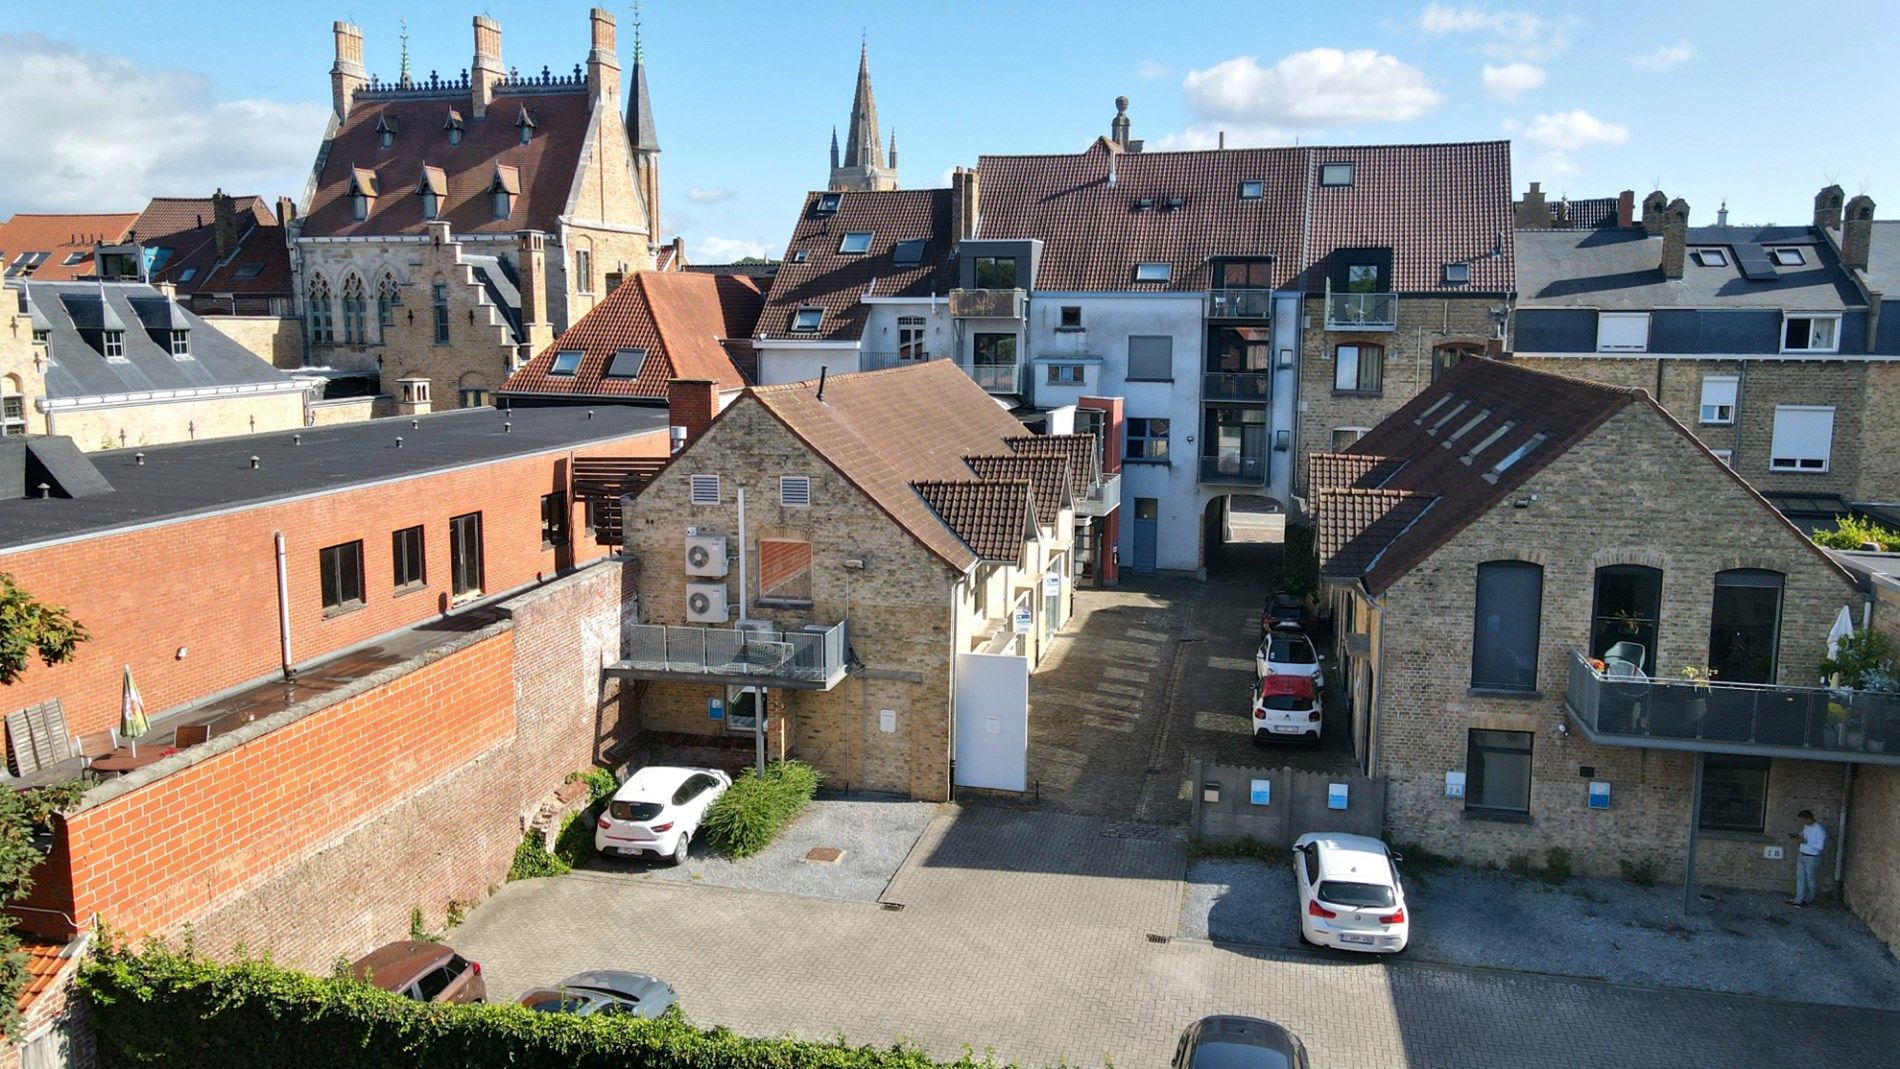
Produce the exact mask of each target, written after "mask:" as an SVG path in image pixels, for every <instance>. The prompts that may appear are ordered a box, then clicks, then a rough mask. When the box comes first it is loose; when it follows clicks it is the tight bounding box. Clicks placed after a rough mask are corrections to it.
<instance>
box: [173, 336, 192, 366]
mask: <svg viewBox="0 0 1900 1069" xmlns="http://www.w3.org/2000/svg"><path fill="white" fill-rule="evenodd" d="M171 347H172V357H173V358H174V359H177V360H187V359H190V357H191V331H189V330H174V331H172V332H171Z"/></svg>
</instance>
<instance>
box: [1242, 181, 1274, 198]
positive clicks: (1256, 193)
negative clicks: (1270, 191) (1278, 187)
mask: <svg viewBox="0 0 1900 1069" xmlns="http://www.w3.org/2000/svg"><path fill="white" fill-rule="evenodd" d="M1266 195H1267V184H1266V183H1265V182H1242V183H1240V199H1241V200H1259V199H1260V198H1261V197H1264V196H1266Z"/></svg>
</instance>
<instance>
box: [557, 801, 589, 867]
mask: <svg viewBox="0 0 1900 1069" xmlns="http://www.w3.org/2000/svg"><path fill="white" fill-rule="evenodd" d="M593 856H594V816H593V811H592V810H583V811H581V812H579V813H570V814H568V817H567V820H566V822H564V823H563V824H562V825H561V831H560V834H558V835H556V836H555V837H554V857H555V860H557V861H559V862H560V863H561V864H563V865H565V866H567V868H570V869H571V868H573V867H575V866H576V865H579V864H580V863H581V862H583V861H586V860H587V859H588V858H590V857H593ZM563 871H565V870H563Z"/></svg>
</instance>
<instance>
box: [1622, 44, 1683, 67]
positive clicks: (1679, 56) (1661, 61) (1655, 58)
mask: <svg viewBox="0 0 1900 1069" xmlns="http://www.w3.org/2000/svg"><path fill="white" fill-rule="evenodd" d="M1694 58H1695V46H1694V45H1692V44H1690V43H1689V42H1687V41H1683V42H1680V43H1678V44H1673V45H1662V46H1660V47H1658V48H1656V49H1655V50H1654V51H1651V52H1645V53H1643V54H1642V55H1640V56H1634V57H1632V58H1631V59H1630V62H1631V63H1633V64H1635V65H1636V66H1638V67H1641V68H1643V69H1644V70H1648V71H1659V72H1660V71H1666V70H1674V69H1675V68H1677V67H1680V66H1682V65H1683V64H1684V63H1687V62H1689V61H1690V60H1691V59H1694Z"/></svg>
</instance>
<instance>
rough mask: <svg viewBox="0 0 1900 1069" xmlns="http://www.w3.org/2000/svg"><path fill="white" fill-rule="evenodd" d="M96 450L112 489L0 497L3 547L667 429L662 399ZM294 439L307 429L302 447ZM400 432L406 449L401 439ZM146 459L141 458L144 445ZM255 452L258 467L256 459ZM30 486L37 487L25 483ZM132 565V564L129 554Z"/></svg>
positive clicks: (485, 411)
mask: <svg viewBox="0 0 1900 1069" xmlns="http://www.w3.org/2000/svg"><path fill="white" fill-rule="evenodd" d="M414 421H415V422H416V423H417V424H418V425H417V426H414V427H412V426H411V425H410V424H411V417H407V416H401V417H396V418H392V419H377V420H369V421H367V422H362V423H344V424H338V425H336V426H330V427H306V428H304V429H303V430H301V431H272V432H271V433H268V434H247V435H243V436H241V437H235V438H218V439H214V440H211V441H205V442H183V443H179V444H176V445H158V446H146V447H144V448H143V449H136V450H135V449H114V450H111V451H108V452H102V453H92V454H88V455H89V457H90V458H91V460H92V462H93V463H94V464H95V465H97V466H98V468H99V471H100V473H101V474H103V475H104V476H105V477H106V481H107V482H110V483H111V484H112V488H113V489H112V492H111V493H108V494H99V495H97V496H95V497H83V498H61V497H53V498H36V497H30V496H29V497H28V498H26V499H23V500H13V501H0V551H4V550H8V549H15V548H18V547H21V546H26V545H32V544H36V543H40V542H46V541H52V540H55V539H66V538H73V537H77V536H83V535H87V534H98V533H107V532H112V531H117V530H122V529H124V528H127V527H134V526H140V525H144V524H150V523H158V522H161V521H167V520H176V519H182V518H184V517H187V516H192V515H196V514H199V513H206V512H218V511H223V510H226V509H233V508H243V507H256V506H261V505H267V504H270V503H272V502H274V501H280V500H283V499H285V498H292V497H301V496H303V495H306V494H317V493H325V492H329V491H335V490H342V489H347V488H349V487H352V486H361V485H366V484H369V483H377V482H384V481H387V480H391V479H403V478H409V477H413V476H417V475H424V474H427V473H429V472H434V471H441V470H444V469H448V468H458V467H463V466H466V465H470V464H480V463H484V462H491V461H499V460H507V459H510V458H513V457H520V456H526V455H528V454H531V453H539V452H544V451H549V450H556V449H569V448H574V447H578V446H582V445H587V444H589V443H593V442H599V441H604V440H608V439H613V438H622V437H626V436H628V435H632V434H640V433H643V432H649V431H659V432H662V433H664V432H665V430H666V426H667V412H666V409H664V408H642V407H637V406H632V405H601V406H599V407H597V408H593V409H587V408H582V407H579V406H564V407H559V408H517V409H514V410H512V411H502V410H499V409H494V408H467V409H460V410H457V411H454V412H443V413H439V414H435V415H428V416H418V417H414ZM293 436H301V439H302V442H301V444H298V443H297V442H296V441H295V439H294V437H293ZM398 436H400V437H401V438H402V446H401V448H398V447H397V445H396V439H397V437H398ZM140 452H142V453H144V454H145V463H143V464H139V463H138V462H137V457H136V454H137V453H140ZM253 456H255V457H257V458H258V466H257V468H256V469H252V467H251V458H252V457H253ZM27 493H28V494H29V495H31V494H34V493H37V490H36V489H35V488H33V487H28V488H27ZM126 566H127V567H128V568H130V569H134V570H136V569H137V567H138V563H137V562H136V561H128V562H126Z"/></svg>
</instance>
